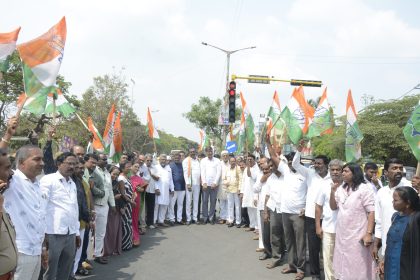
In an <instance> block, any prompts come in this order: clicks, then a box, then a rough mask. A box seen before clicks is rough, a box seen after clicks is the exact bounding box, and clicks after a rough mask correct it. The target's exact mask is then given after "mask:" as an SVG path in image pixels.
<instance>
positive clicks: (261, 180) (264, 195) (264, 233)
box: [252, 160, 272, 260]
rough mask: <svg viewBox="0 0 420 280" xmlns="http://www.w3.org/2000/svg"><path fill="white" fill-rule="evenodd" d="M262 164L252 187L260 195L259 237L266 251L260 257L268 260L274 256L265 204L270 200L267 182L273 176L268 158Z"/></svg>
mask: <svg viewBox="0 0 420 280" xmlns="http://www.w3.org/2000/svg"><path fill="white" fill-rule="evenodd" d="M260 165H261V171H262V173H261V174H260V175H259V176H258V177H257V181H256V182H255V184H254V185H253V186H252V189H253V191H254V193H256V194H257V195H258V202H257V211H258V212H257V215H259V216H260V227H259V231H260V232H259V239H260V240H261V242H262V244H263V248H264V253H263V254H262V255H261V256H260V257H259V259H260V260H266V259H268V258H271V256H272V252H271V233H270V231H271V230H270V219H269V218H268V212H264V210H265V204H266V201H267V200H268V189H267V186H266V182H267V179H268V177H270V176H271V167H270V164H269V163H268V162H267V161H266V160H264V161H263V163H261V164H260ZM265 214H266V215H265Z"/></svg>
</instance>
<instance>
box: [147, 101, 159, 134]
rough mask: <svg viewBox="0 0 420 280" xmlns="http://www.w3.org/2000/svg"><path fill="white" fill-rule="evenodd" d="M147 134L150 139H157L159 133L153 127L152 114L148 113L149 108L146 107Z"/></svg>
mask: <svg viewBox="0 0 420 280" xmlns="http://www.w3.org/2000/svg"><path fill="white" fill-rule="evenodd" d="M146 130H147V133H148V134H149V137H150V138H152V139H159V133H158V131H157V129H156V128H155V126H154V125H153V120H152V114H151V113H150V108H149V107H147V127H146Z"/></svg>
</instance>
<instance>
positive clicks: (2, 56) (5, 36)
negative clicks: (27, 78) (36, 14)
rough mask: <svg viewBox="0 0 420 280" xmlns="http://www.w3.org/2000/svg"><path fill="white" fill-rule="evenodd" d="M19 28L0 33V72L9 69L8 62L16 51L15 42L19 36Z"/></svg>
mask: <svg viewBox="0 0 420 280" xmlns="http://www.w3.org/2000/svg"><path fill="white" fill-rule="evenodd" d="M19 31H20V27H19V28H18V29H16V30H14V31H12V32H8V33H0V72H6V71H7V70H8V69H9V61H10V57H11V56H12V54H13V52H14V51H15V49H16V41H17V38H18V36H19Z"/></svg>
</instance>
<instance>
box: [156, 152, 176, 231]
mask: <svg viewBox="0 0 420 280" xmlns="http://www.w3.org/2000/svg"><path fill="white" fill-rule="evenodd" d="M166 163H167V161H166V155H165V154H161V155H160V156H159V165H157V166H156V171H157V173H158V174H157V175H158V177H159V180H158V181H156V182H155V195H156V202H155V215H157V216H158V225H159V226H167V225H166V224H164V220H165V215H166V211H167V210H168V205H169V201H170V197H171V196H173V195H174V182H173V180H172V171H171V168H170V167H169V166H168V165H167V164H166Z"/></svg>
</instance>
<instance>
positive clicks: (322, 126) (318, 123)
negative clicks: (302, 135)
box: [307, 88, 334, 138]
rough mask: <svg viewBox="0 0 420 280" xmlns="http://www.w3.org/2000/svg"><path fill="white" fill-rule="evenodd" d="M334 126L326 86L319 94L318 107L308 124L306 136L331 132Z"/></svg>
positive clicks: (310, 136) (311, 136)
mask: <svg viewBox="0 0 420 280" xmlns="http://www.w3.org/2000/svg"><path fill="white" fill-rule="evenodd" d="M333 127H334V113H333V110H332V108H331V106H330V104H329V103H328V99H327V88H325V89H324V93H323V94H322V96H321V100H320V101H319V103H318V107H317V108H316V110H315V113H314V117H313V119H312V120H311V123H310V125H309V130H308V134H307V137H308V138H313V137H316V136H320V135H324V134H331V133H332V132H333Z"/></svg>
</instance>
